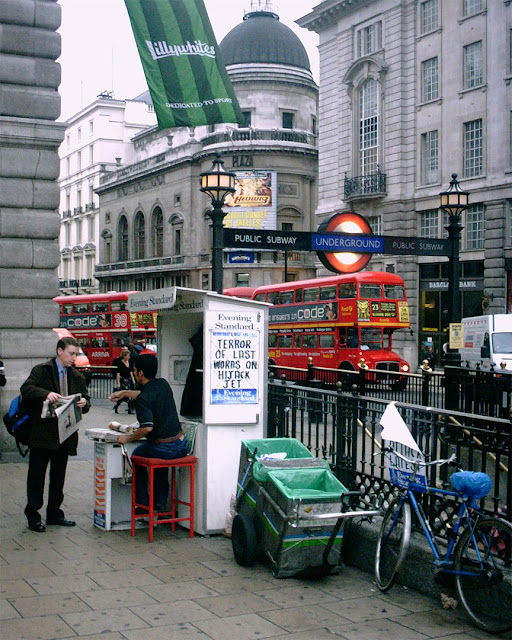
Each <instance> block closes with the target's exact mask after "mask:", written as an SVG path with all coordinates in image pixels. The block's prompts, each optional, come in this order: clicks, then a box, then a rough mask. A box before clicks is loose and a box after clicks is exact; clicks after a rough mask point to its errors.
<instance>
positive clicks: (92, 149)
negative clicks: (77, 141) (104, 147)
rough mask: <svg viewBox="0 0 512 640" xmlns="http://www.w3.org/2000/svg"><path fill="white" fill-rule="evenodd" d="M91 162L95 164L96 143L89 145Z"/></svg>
mask: <svg viewBox="0 0 512 640" xmlns="http://www.w3.org/2000/svg"><path fill="white" fill-rule="evenodd" d="M89 164H94V145H93V144H91V145H89Z"/></svg>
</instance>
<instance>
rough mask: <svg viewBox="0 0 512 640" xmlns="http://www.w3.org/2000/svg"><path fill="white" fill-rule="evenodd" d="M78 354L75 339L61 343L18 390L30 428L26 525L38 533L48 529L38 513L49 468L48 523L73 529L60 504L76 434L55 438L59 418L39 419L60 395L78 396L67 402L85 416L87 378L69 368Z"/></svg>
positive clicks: (75, 445)
mask: <svg viewBox="0 0 512 640" xmlns="http://www.w3.org/2000/svg"><path fill="white" fill-rule="evenodd" d="M77 354H78V342H77V341H76V340H75V339H74V338H61V339H60V340H59V341H58V343H57V357H56V358H52V359H51V360H48V361H47V362H45V363H43V364H38V365H36V366H35V367H34V368H33V369H32V371H31V372H30V375H29V377H28V378H27V380H26V381H25V382H24V383H23V385H22V387H21V396H22V398H23V403H24V405H25V406H26V408H27V410H28V412H29V414H30V421H31V425H32V429H31V433H30V440H29V443H28V444H29V447H30V459H29V465H28V474H27V506H26V507H25V515H26V517H27V520H28V526H29V528H30V529H31V530H32V531H35V532H36V533H43V532H44V531H45V530H46V527H45V526H44V524H43V523H42V522H41V516H40V514H39V509H40V508H41V507H42V506H43V496H44V484H45V477H46V469H47V467H48V463H49V464H50V486H49V489H48V505H47V508H46V524H49V525H60V526H62V527H72V526H74V525H75V523H74V522H73V521H72V520H67V519H66V518H65V516H64V512H63V511H62V509H61V505H62V502H63V500H64V481H65V478H66V467H67V463H68V456H70V455H72V456H74V455H76V450H77V445H78V433H77V431H74V432H73V433H72V434H71V435H70V436H69V437H67V438H66V439H62V438H61V437H59V418H58V416H55V417H46V418H42V417H41V414H42V409H43V404H44V402H45V400H47V401H48V403H49V404H54V403H60V402H61V401H62V399H63V396H68V395H70V394H72V395H73V394H80V395H81V397H80V399H79V400H76V401H75V402H72V403H70V405H68V407H69V406H71V407H72V408H73V411H74V406H75V405H76V407H77V408H79V409H80V410H81V411H83V412H84V413H87V411H89V408H90V406H91V402H90V399H89V394H88V392H87V385H86V383H85V378H84V377H83V375H82V374H81V373H79V372H78V371H76V369H75V368H74V367H73V365H74V363H75V360H76V356H77Z"/></svg>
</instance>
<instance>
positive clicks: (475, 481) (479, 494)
mask: <svg viewBox="0 0 512 640" xmlns="http://www.w3.org/2000/svg"><path fill="white" fill-rule="evenodd" d="M450 482H451V483H452V486H453V488H454V489H455V491H459V492H460V493H463V494H464V495H465V496H469V497H470V498H475V499H476V500H478V499H479V498H485V496H486V495H487V494H488V493H489V491H490V490H491V487H492V482H491V479H490V478H489V476H488V475H487V474H486V473H482V472H481V471H457V473H453V474H452V475H451V476H450Z"/></svg>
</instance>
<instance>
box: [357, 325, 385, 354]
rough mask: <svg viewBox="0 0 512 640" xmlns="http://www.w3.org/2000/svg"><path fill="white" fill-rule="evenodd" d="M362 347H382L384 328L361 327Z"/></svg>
mask: <svg viewBox="0 0 512 640" xmlns="http://www.w3.org/2000/svg"><path fill="white" fill-rule="evenodd" d="M361 349H362V350H365V349H372V350H377V349H382V329H372V328H370V327H368V328H366V329H361Z"/></svg>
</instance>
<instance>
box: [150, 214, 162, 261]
mask: <svg viewBox="0 0 512 640" xmlns="http://www.w3.org/2000/svg"><path fill="white" fill-rule="evenodd" d="M152 227H153V228H152V236H153V255H154V256H155V257H157V258H161V257H162V256H163V255H164V214H163V213H162V209H161V208H160V207H155V210H154V211H153V225H152Z"/></svg>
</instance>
